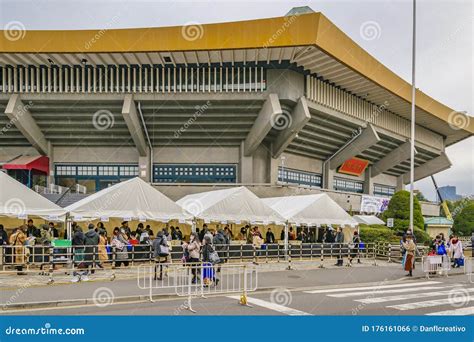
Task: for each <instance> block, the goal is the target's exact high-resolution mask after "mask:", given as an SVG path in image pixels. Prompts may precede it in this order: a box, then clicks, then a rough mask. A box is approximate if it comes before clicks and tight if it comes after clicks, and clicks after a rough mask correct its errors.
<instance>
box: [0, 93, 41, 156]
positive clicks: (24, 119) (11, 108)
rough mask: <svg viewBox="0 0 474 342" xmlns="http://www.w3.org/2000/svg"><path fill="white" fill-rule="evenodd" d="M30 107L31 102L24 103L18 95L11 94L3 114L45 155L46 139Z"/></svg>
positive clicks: (31, 105)
mask: <svg viewBox="0 0 474 342" xmlns="http://www.w3.org/2000/svg"><path fill="white" fill-rule="evenodd" d="M32 107H33V103H32V102H30V103H28V104H26V105H24V104H23V102H22V101H21V98H20V96H19V95H18V94H13V95H12V96H11V97H10V99H9V100H8V104H7V107H6V108H5V114H6V115H7V117H8V119H9V120H10V122H11V123H12V124H14V125H15V126H16V128H18V130H19V131H20V132H21V133H22V134H23V136H24V137H25V138H26V139H27V140H28V141H29V142H30V144H31V145H33V147H34V148H35V149H36V150H37V151H38V152H39V153H40V154H41V155H44V156H45V155H47V154H48V141H47V140H46V138H45V136H44V134H43V132H41V129H40V128H39V126H38V125H37V124H36V121H35V120H34V119H33V116H32V115H31V112H30V108H32Z"/></svg>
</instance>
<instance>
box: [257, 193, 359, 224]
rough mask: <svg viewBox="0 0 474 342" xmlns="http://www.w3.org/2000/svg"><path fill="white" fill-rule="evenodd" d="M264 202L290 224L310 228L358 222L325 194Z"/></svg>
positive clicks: (272, 199) (271, 199)
mask: <svg viewBox="0 0 474 342" xmlns="http://www.w3.org/2000/svg"><path fill="white" fill-rule="evenodd" d="M262 200H263V201H264V202H265V203H266V204H267V205H269V206H270V207H271V208H273V209H274V210H275V211H276V212H278V213H279V214H280V215H281V216H283V217H284V218H285V219H286V220H287V221H288V222H289V223H294V224H297V225H309V226H317V225H322V224H327V225H332V224H334V225H350V226H356V225H357V221H356V220H354V219H353V218H352V216H350V215H349V214H348V213H347V212H346V211H345V210H344V209H343V208H341V206H339V204H337V203H336V202H335V201H334V200H333V199H332V198H331V197H329V196H328V195H327V194H325V193H322V194H315V195H301V196H285V197H271V198H263V199H262Z"/></svg>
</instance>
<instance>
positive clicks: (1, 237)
mask: <svg viewBox="0 0 474 342" xmlns="http://www.w3.org/2000/svg"><path fill="white" fill-rule="evenodd" d="M6 245H8V234H7V232H6V231H5V228H4V227H3V224H0V260H5V262H6V263H9V262H10V257H9V254H10V252H9V250H8V248H5V247H4V246H6ZM3 254H5V259H3Z"/></svg>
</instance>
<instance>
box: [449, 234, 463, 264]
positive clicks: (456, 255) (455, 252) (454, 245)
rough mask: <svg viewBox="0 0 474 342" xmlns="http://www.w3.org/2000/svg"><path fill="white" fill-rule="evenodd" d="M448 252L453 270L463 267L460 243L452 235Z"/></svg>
mask: <svg viewBox="0 0 474 342" xmlns="http://www.w3.org/2000/svg"><path fill="white" fill-rule="evenodd" d="M450 252H451V253H452V256H453V268H456V267H461V266H464V253H463V248H462V242H461V241H460V240H459V239H458V237H457V236H456V235H454V236H453V238H452V240H451V245H450Z"/></svg>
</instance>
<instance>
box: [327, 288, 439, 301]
mask: <svg viewBox="0 0 474 342" xmlns="http://www.w3.org/2000/svg"><path fill="white" fill-rule="evenodd" d="M443 288H446V286H441V287H440V286H422V287H415V288H413V289H407V288H406V287H405V288H402V289H395V290H384V289H374V290H372V291H361V292H349V293H336V294H328V297H334V298H345V297H356V296H362V295H370V294H373V295H377V294H381V293H383V294H385V293H400V292H407V291H423V290H436V289H443Z"/></svg>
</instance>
